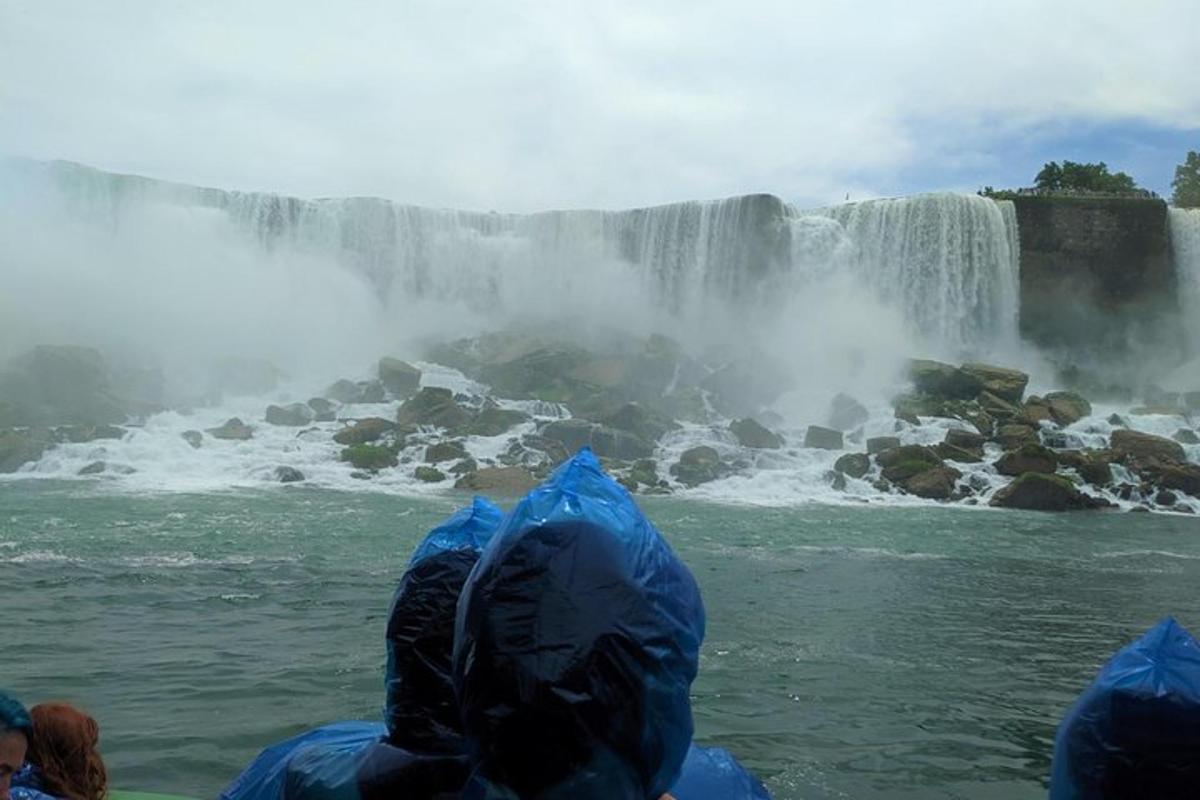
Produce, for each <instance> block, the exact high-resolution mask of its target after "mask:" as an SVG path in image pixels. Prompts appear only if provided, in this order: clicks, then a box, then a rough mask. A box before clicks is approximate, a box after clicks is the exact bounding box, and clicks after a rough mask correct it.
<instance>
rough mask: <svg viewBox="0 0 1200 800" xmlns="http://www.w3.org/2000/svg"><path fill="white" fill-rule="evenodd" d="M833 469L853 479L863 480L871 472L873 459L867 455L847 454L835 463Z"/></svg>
mask: <svg viewBox="0 0 1200 800" xmlns="http://www.w3.org/2000/svg"><path fill="white" fill-rule="evenodd" d="M833 468H834V469H835V470H836V471H838V472H840V473H842V474H843V475H849V476H850V477H851V478H861V477H862V476H863V475H866V474H867V473H868V472H869V471H870V470H871V457H870V456H868V455H867V454H866V453H846V455H844V456H842V457H840V458H839V459H838V460H837V461H835V462H833Z"/></svg>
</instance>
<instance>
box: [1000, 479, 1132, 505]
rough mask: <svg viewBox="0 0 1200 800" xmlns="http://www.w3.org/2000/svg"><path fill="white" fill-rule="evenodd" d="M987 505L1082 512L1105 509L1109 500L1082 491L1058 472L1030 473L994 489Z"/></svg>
mask: <svg viewBox="0 0 1200 800" xmlns="http://www.w3.org/2000/svg"><path fill="white" fill-rule="evenodd" d="M991 505H993V506H997V507H999V508H1022V509H1026V510H1028V511H1083V510H1087V509H1093V508H1106V507H1108V506H1110V505H1111V503H1109V502H1108V501H1107V500H1102V499H1100V498H1096V497H1090V496H1088V495H1086V494H1084V493H1083V492H1081V491H1079V490H1078V489H1077V488H1075V484H1073V483H1071V482H1070V481H1069V480H1067V479H1066V478H1063V477H1061V476H1059V475H1047V474H1045V473H1041V472H1030V473H1027V474H1025V475H1022V476H1020V477H1019V478H1017V479H1016V480H1014V481H1013V482H1012V483H1010V484H1009V485H1008V486H1005V487H1004V488H1003V489H1000V490H999V491H998V492H996V494H994V495H993V496H992V500H991Z"/></svg>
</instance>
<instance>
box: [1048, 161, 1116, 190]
mask: <svg viewBox="0 0 1200 800" xmlns="http://www.w3.org/2000/svg"><path fill="white" fill-rule="evenodd" d="M1034 182H1035V185H1036V186H1037V188H1038V189H1040V190H1042V191H1047V192H1054V191H1059V190H1063V189H1066V190H1082V191H1087V192H1105V193H1112V194H1124V193H1127V192H1136V191H1137V190H1138V185H1137V183H1135V182H1134V180H1133V178H1131V177H1129V176H1128V175H1126V174H1125V173H1124V172H1109V171H1108V165H1107V164H1105V163H1104V162H1103V161H1101V162H1100V163H1098V164H1081V163H1076V162H1074V161H1064V162H1063V163H1062V166H1059V165H1058V162H1057V161H1051V162H1050V163H1049V164H1047V165H1046V166H1044V167H1042V171H1041V172H1039V173H1038V174H1037V177H1036V178H1034Z"/></svg>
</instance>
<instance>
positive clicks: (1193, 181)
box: [1171, 150, 1200, 208]
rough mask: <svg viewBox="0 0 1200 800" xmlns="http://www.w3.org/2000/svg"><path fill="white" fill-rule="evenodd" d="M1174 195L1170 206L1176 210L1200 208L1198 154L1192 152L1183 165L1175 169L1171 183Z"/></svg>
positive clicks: (1199, 162) (1199, 159)
mask: <svg viewBox="0 0 1200 800" xmlns="http://www.w3.org/2000/svg"><path fill="white" fill-rule="evenodd" d="M1171 188H1172V189H1174V190H1175V193H1174V194H1172V195H1171V204H1172V205H1174V206H1176V207H1178V208H1200V153H1197V152H1196V151H1194V150H1192V151H1189V152H1188V154H1187V158H1186V159H1184V161H1183V163H1182V164H1180V165H1179V166H1178V167H1176V168H1175V180H1173V181H1171Z"/></svg>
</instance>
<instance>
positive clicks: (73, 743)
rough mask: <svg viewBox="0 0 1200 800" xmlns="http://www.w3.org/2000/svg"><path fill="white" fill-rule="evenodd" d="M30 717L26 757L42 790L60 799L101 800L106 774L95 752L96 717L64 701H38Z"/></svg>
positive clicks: (106, 789)
mask: <svg viewBox="0 0 1200 800" xmlns="http://www.w3.org/2000/svg"><path fill="white" fill-rule="evenodd" d="M30 716H32V717H33V736H32V737H31V739H30V741H29V753H28V755H27V756H26V758H27V759H28V761H29V763H30V764H32V765H33V766H35V767H37V769H38V771H39V773H40V774H41V778H42V789H43V790H44V791H45V792H46V793H48V794H52V795H54V796H56V797H61V798H63V800H101V798H103V797H104V796H105V795H106V794H107V792H108V774H107V772H106V770H105V769H104V761H103V760H102V759H101V758H100V754H99V753H98V752H96V746H97V745H98V744H99V742H100V726H99V725H97V724H96V720H94V719H92V718H91V717H90V716H88V715H87V714H85V713H83V712H82V711H80V710H78V709H77V708H75V707H74V706H71V705H68V704H67V703H40V704H39V705H36V706H34V707H33V708H32V709H31V710H30Z"/></svg>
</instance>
